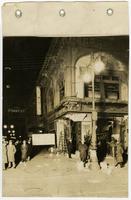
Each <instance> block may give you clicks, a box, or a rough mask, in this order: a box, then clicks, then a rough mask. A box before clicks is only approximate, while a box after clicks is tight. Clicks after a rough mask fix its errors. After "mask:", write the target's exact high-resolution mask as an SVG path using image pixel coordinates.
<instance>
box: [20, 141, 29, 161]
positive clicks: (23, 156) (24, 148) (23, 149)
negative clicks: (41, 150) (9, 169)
mask: <svg viewBox="0 0 131 200" xmlns="http://www.w3.org/2000/svg"><path fill="white" fill-rule="evenodd" d="M27 156H28V145H27V143H26V140H23V144H22V145H21V161H22V162H26V160H27Z"/></svg>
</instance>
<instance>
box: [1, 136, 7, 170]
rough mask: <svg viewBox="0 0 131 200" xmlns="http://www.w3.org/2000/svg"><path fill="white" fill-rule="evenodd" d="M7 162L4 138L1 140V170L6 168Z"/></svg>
mask: <svg viewBox="0 0 131 200" xmlns="http://www.w3.org/2000/svg"><path fill="white" fill-rule="evenodd" d="M7 163H8V157H7V144H6V141H5V139H3V141H2V164H3V170H5V169H6V164H7Z"/></svg>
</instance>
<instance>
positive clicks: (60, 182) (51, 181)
mask: <svg viewBox="0 0 131 200" xmlns="http://www.w3.org/2000/svg"><path fill="white" fill-rule="evenodd" d="M3 196H4V197H7V196H10V197H25V196H27V197H33V196H34V197H36V196H37V197H47V196H49V197H127V196H128V168H127V167H124V168H117V169H116V168H114V169H113V171H112V173H111V174H106V173H103V172H102V171H101V170H100V171H98V172H97V173H96V172H95V173H94V172H93V171H91V170H89V169H87V168H86V169H85V168H81V167H80V161H79V158H78V157H73V158H72V159H69V158H68V157H67V156H65V155H59V156H56V155H51V154H49V153H45V152H40V154H38V155H37V156H36V157H34V158H33V159H32V160H31V161H29V162H27V165H26V166H24V165H23V164H21V165H20V164H19V165H18V166H17V168H16V169H7V170H5V171H3Z"/></svg>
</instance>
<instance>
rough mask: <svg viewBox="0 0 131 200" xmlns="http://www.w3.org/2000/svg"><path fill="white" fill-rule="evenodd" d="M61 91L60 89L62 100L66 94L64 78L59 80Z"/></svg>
mask: <svg viewBox="0 0 131 200" xmlns="http://www.w3.org/2000/svg"><path fill="white" fill-rule="evenodd" d="M59 91H60V101H61V100H62V99H63V98H64V96H65V84H64V80H60V82H59Z"/></svg>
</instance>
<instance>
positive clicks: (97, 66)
mask: <svg viewBox="0 0 131 200" xmlns="http://www.w3.org/2000/svg"><path fill="white" fill-rule="evenodd" d="M84 60H85V59H84ZM83 67H84V66H83ZM85 67H86V73H85V74H84V75H83V80H84V81H85V82H87V83H89V82H91V83H92V138H91V155H90V156H91V168H92V169H98V162H97V154H96V121H97V112H96V108H95V75H98V74H100V73H101V72H102V71H103V70H104V69H105V64H104V62H103V61H102V60H101V54H100V53H97V54H93V53H92V54H91V57H90V62H89V63H88V65H86V66H85Z"/></svg>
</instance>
